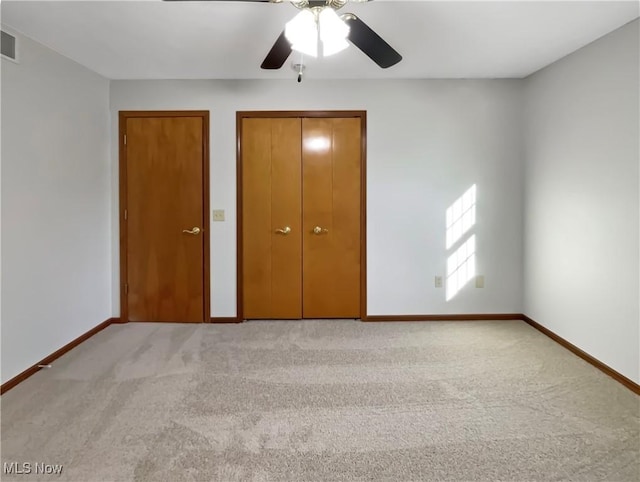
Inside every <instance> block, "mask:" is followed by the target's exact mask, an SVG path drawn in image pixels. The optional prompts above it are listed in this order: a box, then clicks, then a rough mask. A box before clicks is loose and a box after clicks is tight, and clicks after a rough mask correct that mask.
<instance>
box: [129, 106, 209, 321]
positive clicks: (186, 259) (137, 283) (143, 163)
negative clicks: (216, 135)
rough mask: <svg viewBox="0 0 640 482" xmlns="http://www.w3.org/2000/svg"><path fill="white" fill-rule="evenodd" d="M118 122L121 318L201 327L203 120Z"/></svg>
mask: <svg viewBox="0 0 640 482" xmlns="http://www.w3.org/2000/svg"><path fill="white" fill-rule="evenodd" d="M123 120H124V123H125V125H124V129H125V131H124V134H125V135H126V145H124V149H125V156H124V162H126V166H125V173H126V174H125V178H126V184H125V186H126V189H125V199H124V200H125V203H126V205H125V208H126V211H125V212H126V216H125V220H124V223H125V224H126V226H125V227H126V229H125V230H124V233H125V236H126V238H125V240H124V241H125V242H124V249H125V251H126V252H125V260H124V263H125V269H124V271H123V272H124V273H125V275H126V281H125V289H124V299H125V302H126V310H123V311H124V312H125V313H126V314H127V315H126V316H128V320H130V321H166V322H202V321H204V320H205V298H206V296H205V286H207V285H208V283H206V282H205V275H206V274H207V273H208V270H207V269H205V262H207V263H208V260H206V256H205V236H208V233H206V232H205V231H204V228H205V227H208V223H207V222H206V218H207V217H208V216H207V211H206V210H205V204H206V203H205V201H204V200H205V195H207V196H208V193H205V188H204V186H205V174H206V169H205V166H206V164H205V159H207V158H206V157H205V156H206V152H205V146H206V145H207V143H206V140H205V139H204V136H205V132H206V131H207V130H208V128H206V118H204V117H202V116H187V117H172V116H161V117H149V116H144V117H131V116H130V115H127V116H124V118H123V117H121V122H122V121H123ZM207 185H208V184H207ZM207 210H208V208H207ZM207 246H208V244H207ZM207 296H208V294H207Z"/></svg>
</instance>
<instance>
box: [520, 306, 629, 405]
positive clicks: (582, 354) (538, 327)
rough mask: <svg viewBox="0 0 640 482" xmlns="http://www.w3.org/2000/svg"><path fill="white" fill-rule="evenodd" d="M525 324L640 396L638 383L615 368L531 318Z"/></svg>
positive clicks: (524, 317) (524, 316)
mask: <svg viewBox="0 0 640 482" xmlns="http://www.w3.org/2000/svg"><path fill="white" fill-rule="evenodd" d="M521 319H522V320H523V321H524V322H526V323H528V324H529V325H531V326H532V327H533V328H535V329H536V330H538V331H539V332H541V333H543V334H545V335H547V336H548V337H549V338H551V339H552V340H553V341H555V342H556V343H558V344H560V345H562V346H563V347H565V348H566V349H567V350H569V351H571V352H572V353H574V354H575V355H578V356H579V357H580V358H582V359H583V360H584V361H586V362H588V363H590V364H591V365H593V366H594V367H596V368H597V369H598V370H600V371H601V372H603V373H605V374H607V375H609V376H610V377H611V378H613V379H614V380H616V381H618V382H620V383H622V384H623V385H624V386H625V387H627V388H628V389H629V390H631V391H632V392H634V393H636V394H638V395H640V385H638V384H637V383H636V382H634V381H633V380H631V379H629V378H627V377H625V376H624V375H623V374H622V373H620V372H617V371H616V370H614V369H613V368H611V367H610V366H608V365H605V364H604V363H602V362H601V361H600V360H598V359H597V358H594V357H592V356H591V355H589V354H588V353H587V352H585V351H583V350H581V349H580V348H578V347H577V346H575V345H574V344H573V343H570V342H568V341H567V340H565V339H564V338H562V337H561V336H559V335H556V334H555V333H554V332H553V331H551V330H550V329H549V328H545V327H544V326H542V325H541V324H540V323H538V322H536V321H534V320H532V319H531V318H529V317H528V316H527V315H522V318H521Z"/></svg>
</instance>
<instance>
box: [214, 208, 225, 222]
mask: <svg viewBox="0 0 640 482" xmlns="http://www.w3.org/2000/svg"><path fill="white" fill-rule="evenodd" d="M213 220H214V221H224V209H214V210H213Z"/></svg>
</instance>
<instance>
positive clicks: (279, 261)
mask: <svg viewBox="0 0 640 482" xmlns="http://www.w3.org/2000/svg"><path fill="white" fill-rule="evenodd" d="M241 142H242V209H243V214H242V224H243V288H244V289H243V291H244V302H243V311H244V317H245V318H248V319H270V318H300V317H301V312H302V308H301V307H302V300H301V272H302V267H301V262H302V260H301V256H302V255H301V235H300V217H301V195H300V185H301V179H300V169H301V168H300V119H265V118H262V119H243V126H242V140H241ZM286 227H289V229H290V231H289V232H288V233H287V234H280V233H278V232H277V231H276V230H278V229H283V230H284V229H285V228H286Z"/></svg>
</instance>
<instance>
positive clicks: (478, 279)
mask: <svg viewBox="0 0 640 482" xmlns="http://www.w3.org/2000/svg"><path fill="white" fill-rule="evenodd" d="M476 288H484V276H483V275H481V274H479V275H478V276H476Z"/></svg>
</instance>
